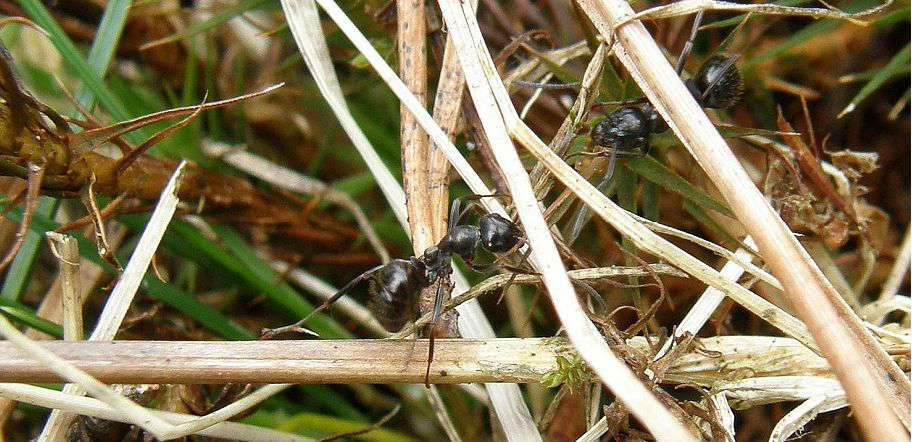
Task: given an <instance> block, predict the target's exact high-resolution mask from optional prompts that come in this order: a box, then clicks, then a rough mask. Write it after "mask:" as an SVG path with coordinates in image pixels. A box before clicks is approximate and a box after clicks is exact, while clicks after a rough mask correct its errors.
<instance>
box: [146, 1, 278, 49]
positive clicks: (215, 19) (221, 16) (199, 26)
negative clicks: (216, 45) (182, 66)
mask: <svg viewBox="0 0 912 442" xmlns="http://www.w3.org/2000/svg"><path fill="white" fill-rule="evenodd" d="M267 1H268V0H245V1H242V2H240V3H238V4H236V5H234V6H233V7H230V8H227V9H224V10H222V12H219V13H218V14H215V15H213V16H212V17H210V18H209V19H208V20H205V21H201V22H199V23H194V24H192V25H190V26H188V27H187V29H185V30H184V31H183V32H179V33H177V34H174V35H172V36H170V37H165V38H161V39H158V40H154V41H151V42H149V43H146V45H144V47H150V46H158V45H163V44H167V43H172V42H175V41H178V40H183V39H185V38H188V37H192V36H194V35H197V34H199V33H201V32H204V31H207V30H209V29H212V28H214V27H216V26H218V25H220V24H222V23H225V22H227V21H228V20H231V19H233V18H235V17H237V16H239V15H241V14H243V13H245V12H247V11H249V10H251V9H254V8H256V7H258V6H260V5H262V4H263V3H266V2H267Z"/></svg>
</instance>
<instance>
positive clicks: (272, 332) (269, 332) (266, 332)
mask: <svg viewBox="0 0 912 442" xmlns="http://www.w3.org/2000/svg"><path fill="white" fill-rule="evenodd" d="M384 266H385V264H383V265H379V266H377V267H374V268H372V269H370V270H368V271H366V272H364V273H362V274H360V275H358V276H356V277H355V278H354V279H352V280H351V281H349V282H348V283H347V284H345V285H344V286H342V288H341V289H339V291H338V292H336V293H335V294H334V295H332V297H330V298H329V299H327V300H326V301H325V302H323V303H322V304H320V306H319V307H317V308H315V309H313V311H312V312H310V313H309V314H308V315H307V316H305V317H304V319H301V320H300V321H298V322H295V323H294V324H291V325H286V326H282V327H278V328H264V329H263V330H261V331H260V339H261V340H266V339H272V338H274V337H276V336H278V335H280V334H282V333H289V332H294V333H307V334H312V335H314V336H316V335H317V334H316V333H314V332H313V331H312V330H308V329H306V328H304V324H306V323H307V321H309V320H310V319H311V318H313V317H314V315H316V314H317V313H320V312H322V311H323V310H326V309H327V308H329V306H330V305H332V303H334V302H336V301H338V300H339V298H341V297H342V295H344V294H345V293H346V292H347V291H349V290H351V288H352V287H354V286H355V285H357V284H359V283H360V282H361V281H364V280H366V279H368V278H371V277H373V276H374V274H375V273H377V272H378V271H380V269H382V268H383V267H384Z"/></svg>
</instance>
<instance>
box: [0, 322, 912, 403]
mask: <svg viewBox="0 0 912 442" xmlns="http://www.w3.org/2000/svg"><path fill="white" fill-rule="evenodd" d="M651 339H653V340H655V339H656V338H655V337H653V338H651ZM438 344H439V347H438V353H437V354H436V355H435V361H434V365H433V366H432V371H431V379H432V381H433V382H435V383H464V382H521V383H525V382H538V381H539V380H540V379H541V377H542V376H544V375H545V374H548V373H550V372H553V371H554V370H556V369H557V367H558V365H557V362H556V358H557V356H559V355H560V356H563V357H565V358H573V357H574V354H575V352H574V351H573V349H572V348H571V347H570V346H569V345H568V344H567V341H566V340H564V339H559V338H530V339H521V338H498V339H488V340H476V339H441V340H440V342H438ZM43 345H44V346H45V347H46V348H47V350H48V351H50V352H52V353H53V354H54V355H56V356H55V357H61V358H63V360H65V361H66V362H67V363H73V364H75V365H76V366H77V367H80V368H84V369H85V370H86V371H88V372H89V373H92V374H94V375H96V376H97V377H98V379H100V380H102V381H104V382H109V383H188V384H201V383H214V384H224V383H229V382H234V383H245V382H258V383H262V382H271V383H307V384H311V383H420V382H422V381H423V376H424V369H425V363H426V361H427V340H424V339H422V340H386V339H379V340H370V339H362V340H297V341H245V342H219V341H113V342H98V343H88V342H65V341H54V342H48V343H45V344H43ZM627 345H628V346H629V347H630V348H631V349H634V350H636V351H640V352H649V351H650V350H649V349H650V348H651V346H650V344H649V343H647V342H646V339H645V338H643V337H635V338H631V339H628V340H627ZM890 350H891V351H892V352H903V351H908V350H909V344H908V343H905V344H894V345H891V346H890ZM0 355H2V356H3V358H2V359H0V368H2V370H0V382H18V381H23V380H26V379H28V380H34V381H35V382H54V381H59V380H60V379H61V376H60V375H59V374H57V373H55V372H54V371H53V370H51V369H50V368H48V367H46V366H41V365H39V364H35V362H34V360H32V359H31V357H30V356H28V355H27V354H26V353H25V352H24V351H22V350H19V349H18V347H16V346H15V345H13V344H11V343H8V342H3V343H0ZM795 376H804V377H822V378H832V370H831V369H830V367H829V365H828V364H827V362H826V360H825V359H823V358H822V357H820V356H818V355H816V354H814V353H813V352H811V351H809V350H808V349H807V348H805V347H804V346H803V345H801V344H800V343H799V342H797V341H795V340H794V339H789V338H777V337H769V336H718V337H712V338H698V339H696V340H695V341H694V347H693V348H692V349H691V350H689V351H688V352H686V353H683V354H682V355H681V356H680V357H679V358H678V359H677V360H675V361H674V363H672V364H671V367H670V368H669V369H668V371H667V372H666V373H665V377H664V379H663V382H669V383H673V384H678V383H693V384H697V385H701V386H706V387H713V386H715V385H716V384H718V383H719V382H722V381H726V382H735V381H740V380H744V379H753V378H778V377H795ZM758 394H760V395H761V396H762V392H759V393H758ZM777 394H778V393H777Z"/></svg>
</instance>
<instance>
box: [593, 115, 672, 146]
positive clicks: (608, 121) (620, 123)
mask: <svg viewBox="0 0 912 442" xmlns="http://www.w3.org/2000/svg"><path fill="white" fill-rule="evenodd" d="M645 107H647V106H624V107H622V108H620V109H618V110H616V111H614V112H612V113H610V114H608V115H607V116H606V117H605V119H604V120H602V121H601V122H599V123H598V124H596V125H595V127H594V128H592V132H591V136H592V142H593V143H595V145H596V146H600V147H604V148H606V149H613V150H616V151H627V152H632V151H634V150H636V149H645V147H646V142H647V138H648V137H649V133H650V132H651V130H652V125H653V124H654V123H653V119H654V118H659V117H658V116H657V114H656V112H655V111H654V110H652V107H651V106H648V112H647V111H646V110H645V109H644V108H645Z"/></svg>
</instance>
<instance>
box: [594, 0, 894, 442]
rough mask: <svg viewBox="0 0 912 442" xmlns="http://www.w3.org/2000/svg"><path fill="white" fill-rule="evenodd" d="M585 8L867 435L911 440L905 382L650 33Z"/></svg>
mask: <svg viewBox="0 0 912 442" xmlns="http://www.w3.org/2000/svg"><path fill="white" fill-rule="evenodd" d="M581 5H582V7H583V9H584V10H585V12H586V13H587V15H588V16H589V17H590V19H591V20H592V22H593V23H594V24H595V26H596V28H597V29H598V30H599V32H600V33H601V34H602V35H603V36H604V37H605V38H612V37H616V38H617V41H618V43H617V46H618V49H616V51H615V52H616V53H617V54H618V58H619V59H620V60H621V62H622V63H623V64H624V65H625V67H626V68H627V70H628V72H630V74H631V76H632V77H633V78H634V79H635V80H636V81H637V84H639V85H640V88H641V89H642V90H643V92H644V93H645V94H646V96H647V97H648V98H649V100H650V102H652V104H653V105H654V106H655V107H656V109H657V110H658V111H659V113H660V114H661V115H662V116H663V118H665V120H666V121H667V122H668V123H669V126H670V127H671V128H672V129H673V130H674V132H675V134H676V135H677V136H678V138H679V139H680V140H681V141H682V142H683V143H684V145H685V146H686V147H687V148H688V150H689V151H690V152H691V153H692V154H693V155H694V157H695V158H696V159H697V161H698V162H699V164H700V165H701V166H702V168H703V170H704V171H705V172H706V173H707V175H708V176H709V177H710V179H711V180H712V181H713V183H715V185H716V186H717V187H718V189H719V190H720V191H721V193H722V194H723V196H724V197H725V200H726V201H727V202H728V204H729V206H730V207H731V208H732V211H733V212H734V213H737V214H738V216H739V219H740V220H741V222H742V223H743V224H744V226H745V227H746V229H747V231H748V233H750V235H751V236H752V237H753V238H754V240H755V241H756V242H757V244H758V246H759V250H760V252H761V254H762V255H763V256H764V258H765V259H766V262H767V265H768V266H769V267H770V268H771V269H772V270H773V274H774V275H776V276H777V278H778V279H779V281H780V282H781V283H782V285H783V287H784V289H785V290H784V293H785V294H786V297H787V298H788V299H789V301H790V302H791V303H792V305H793V306H794V308H795V309H796V310H797V312H798V314H799V316H800V317H801V318H802V319H803V320H804V321H805V322H806V323H807V324H808V328H809V329H810V330H811V332H812V333H813V334H814V336H815V341H816V343H817V345H819V346H820V348H821V350H822V351H823V353H824V354H825V355H826V356H827V358H828V359H829V360H830V361H831V362H832V363H833V365H834V367H835V370H836V373H837V376H838V377H839V379H840V381H841V382H842V385H843V387H845V388H846V391H847V392H848V394H849V399H850V402H851V403H852V404H853V406H854V410H855V412H856V413H857V414H858V416H859V419H858V420H859V422H861V425H862V429H863V431H864V432H865V434H866V436H867V437H868V438H871V439H872V440H895V439H906V438H908V437H909V433H908V429H907V428H908V425H909V415H910V409H909V406H910V396H909V381H908V379H907V378H906V377H905V375H904V374H903V373H902V371H901V370H899V368H898V367H897V366H896V364H894V363H893V362H892V361H891V360H890V358H889V357H888V356H887V354H886V353H885V352H884V351H883V350H882V349H881V348H880V346H879V345H878V344H877V342H876V341H875V340H874V339H873V337H872V336H871V334H870V333H869V332H868V331H867V330H865V328H864V326H863V325H862V324H861V321H860V320H859V319H858V318H857V316H855V315H854V314H853V313H852V312H851V310H850V309H849V308H848V307H847V306H846V305H845V303H844V302H843V301H842V299H841V298H839V295H838V294H837V293H836V292H835V290H834V289H833V288H832V286H831V285H830V284H829V283H828V282H827V281H826V280H825V279H824V277H823V276H822V275H821V274H820V271H819V270H818V269H817V267H816V265H814V263H813V262H812V261H811V260H810V258H809V257H808V255H807V253H806V252H805V251H804V249H802V248H801V246H800V245H799V244H798V243H797V241H796V240H795V239H794V237H793V235H792V233H791V232H790V231H789V230H788V228H787V227H786V225H785V224H784V223H783V222H782V220H781V219H780V218H779V217H778V215H776V213H775V212H774V211H773V210H772V208H771V207H770V206H769V204H768V203H767V202H766V200H765V199H764V198H763V196H762V195H761V194H760V192H759V191H758V190H757V188H756V187H755V186H754V185H753V183H752V181H751V180H750V179H749V177H748V176H747V174H746V173H745V172H744V169H743V168H742V167H741V166H740V164H739V162H738V160H737V159H736V158H735V157H734V155H733V154H732V153H731V151H730V150H729V149H728V146H727V145H726V144H725V142H724V140H722V137H721V136H720V135H719V134H718V132H717V131H716V130H715V128H714V127H713V126H712V124H711V123H710V121H709V120H708V119H707V118H706V116H705V114H704V113H703V111H702V110H701V109H700V108H699V106H698V105H697V103H696V102H695V101H694V99H693V97H692V96H691V95H690V93H689V92H688V91H687V89H686V88H685V87H684V85H683V84H682V83H681V81H680V79H679V78H678V76H677V74H676V73H675V72H674V70H673V69H672V67H671V66H670V65H669V64H668V61H667V60H666V59H665V57H664V55H663V54H662V53H661V51H660V50H659V49H658V47H657V46H656V44H655V42H654V41H653V40H652V37H651V36H650V35H649V33H648V32H647V31H646V29H645V28H644V27H643V26H642V25H641V24H639V23H636V22H631V23H627V24H626V25H624V26H621V27H620V28H616V27H615V25H614V24H615V23H620V22H621V21H623V20H625V19H627V18H628V17H630V16H632V15H633V11H632V10H631V9H630V7H629V5H628V4H627V3H624V2H620V1H614V0H606V1H596V0H585V1H582V2H581ZM685 116H687V117H686V118H685Z"/></svg>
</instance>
